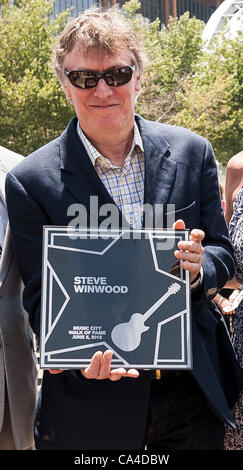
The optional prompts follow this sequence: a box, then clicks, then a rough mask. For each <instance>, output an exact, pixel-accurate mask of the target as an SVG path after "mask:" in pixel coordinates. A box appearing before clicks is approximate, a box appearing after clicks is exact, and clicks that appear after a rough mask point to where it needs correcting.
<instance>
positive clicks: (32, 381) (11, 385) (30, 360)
mask: <svg viewBox="0 0 243 470" xmlns="http://www.w3.org/2000/svg"><path fill="white" fill-rule="evenodd" d="M22 159H23V157H22V156H21V155H19V154H16V153H14V152H12V151H10V150H7V149H6V148H4V147H1V146H0V246H1V256H0V258H1V259H0V450H27V449H32V448H34V437H33V436H34V428H33V424H34V411H35V404H36V395H37V368H36V361H35V357H34V351H33V334H32V330H31V328H30V326H29V319H28V315H27V313H26V312H25V311H24V308H23V306H22V299H21V297H22V290H23V284H22V281H21V278H20V274H19V270H18V266H17V260H16V256H15V252H14V247H13V243H12V236H11V233H10V230H9V226H8V214H7V209H6V201H5V178H6V174H7V172H8V171H9V170H10V169H11V168H12V167H14V166H15V165H17V163H19V162H20V161H21V160H22ZM15 203H16V205H17V206H18V200H16V201H15ZM26 263H27V264H28V263H29V260H28V258H26Z"/></svg>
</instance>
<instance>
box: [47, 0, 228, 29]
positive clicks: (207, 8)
mask: <svg viewBox="0 0 243 470" xmlns="http://www.w3.org/2000/svg"><path fill="white" fill-rule="evenodd" d="M126 1H127V0H117V1H116V0H97V1H96V0H55V4H54V9H55V13H56V14H58V13H60V12H61V11H63V10H66V9H67V8H70V7H71V6H72V7H73V8H72V15H73V16H77V15H78V13H79V12H81V11H83V10H85V9H86V8H89V7H91V6H92V5H93V4H94V3H98V4H99V5H103V6H104V7H105V8H106V7H109V6H111V5H114V4H115V3H119V4H120V5H123V4H124V3H125V2H126ZM140 3H141V10H140V13H142V15H143V16H145V17H146V18H148V19H149V20H150V21H153V20H155V19H156V18H159V19H160V21H161V24H162V25H166V24H167V23H168V19H169V16H174V17H176V16H180V15H183V13H185V12H186V11H189V12H190V16H195V17H196V18H198V19H200V20H203V21H205V23H206V22H207V21H208V19H209V18H210V16H211V15H212V13H213V12H214V11H215V10H216V8H218V6H219V5H220V4H221V3H222V0H197V1H196V0H140Z"/></svg>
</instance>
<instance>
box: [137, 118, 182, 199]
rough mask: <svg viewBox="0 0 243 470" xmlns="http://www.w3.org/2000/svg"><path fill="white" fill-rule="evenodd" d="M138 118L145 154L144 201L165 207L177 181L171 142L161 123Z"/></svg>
mask: <svg viewBox="0 0 243 470" xmlns="http://www.w3.org/2000/svg"><path fill="white" fill-rule="evenodd" d="M136 120H137V123H138V126H139V130H140V133H141V137H142V141H143V146H144V154H145V182H144V203H145V204H146V203H149V204H152V205H154V204H163V205H164V207H165V205H166V204H167V203H168V202H169V198H170V195H171V192H172V189H173V184H174V181H175V176H176V162H175V161H173V160H171V159H170V158H169V157H170V155H171V151H170V144H169V142H168V141H167V140H166V139H165V137H164V136H163V135H162V131H161V124H159V125H158V124H157V123H154V122H153V123H150V122H149V121H145V120H144V119H143V118H141V117H140V116H136ZM158 126H159V127H158Z"/></svg>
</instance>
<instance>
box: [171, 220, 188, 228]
mask: <svg viewBox="0 0 243 470" xmlns="http://www.w3.org/2000/svg"><path fill="white" fill-rule="evenodd" d="M185 228H186V225H185V222H184V220H182V219H178V220H176V221H175V222H174V223H173V229H174V230H185Z"/></svg>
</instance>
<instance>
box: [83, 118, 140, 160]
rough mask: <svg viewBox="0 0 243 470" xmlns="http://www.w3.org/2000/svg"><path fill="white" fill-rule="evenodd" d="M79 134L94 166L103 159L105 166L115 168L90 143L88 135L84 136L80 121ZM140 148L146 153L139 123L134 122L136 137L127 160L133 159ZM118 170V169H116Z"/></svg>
mask: <svg viewBox="0 0 243 470" xmlns="http://www.w3.org/2000/svg"><path fill="white" fill-rule="evenodd" d="M77 132H78V135H79V137H80V139H81V142H82V143H83V145H84V147H85V150H86V152H87V154H88V156H89V157H90V160H91V162H92V164H93V166H95V165H96V161H97V159H98V158H99V159H101V160H102V161H103V163H104V164H106V165H105V166H110V167H111V168H112V167H113V168H114V167H115V166H114V165H112V163H111V162H110V161H109V160H108V158H105V157H103V155H101V154H100V152H99V151H98V150H97V149H96V148H95V147H94V146H93V145H92V144H91V143H90V141H89V140H88V138H87V137H86V135H85V134H84V132H83V131H82V129H81V127H80V124H79V121H78V124H77ZM136 146H138V147H139V148H140V149H141V151H142V152H144V148H143V142H142V138H141V135H140V132H139V129H138V126H137V123H136V122H134V137H133V143H132V147H131V150H130V152H129V155H127V157H126V158H128V156H130V158H131V155H132V152H133V151H134V149H135V147H136ZM115 168H116V167H115Z"/></svg>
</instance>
